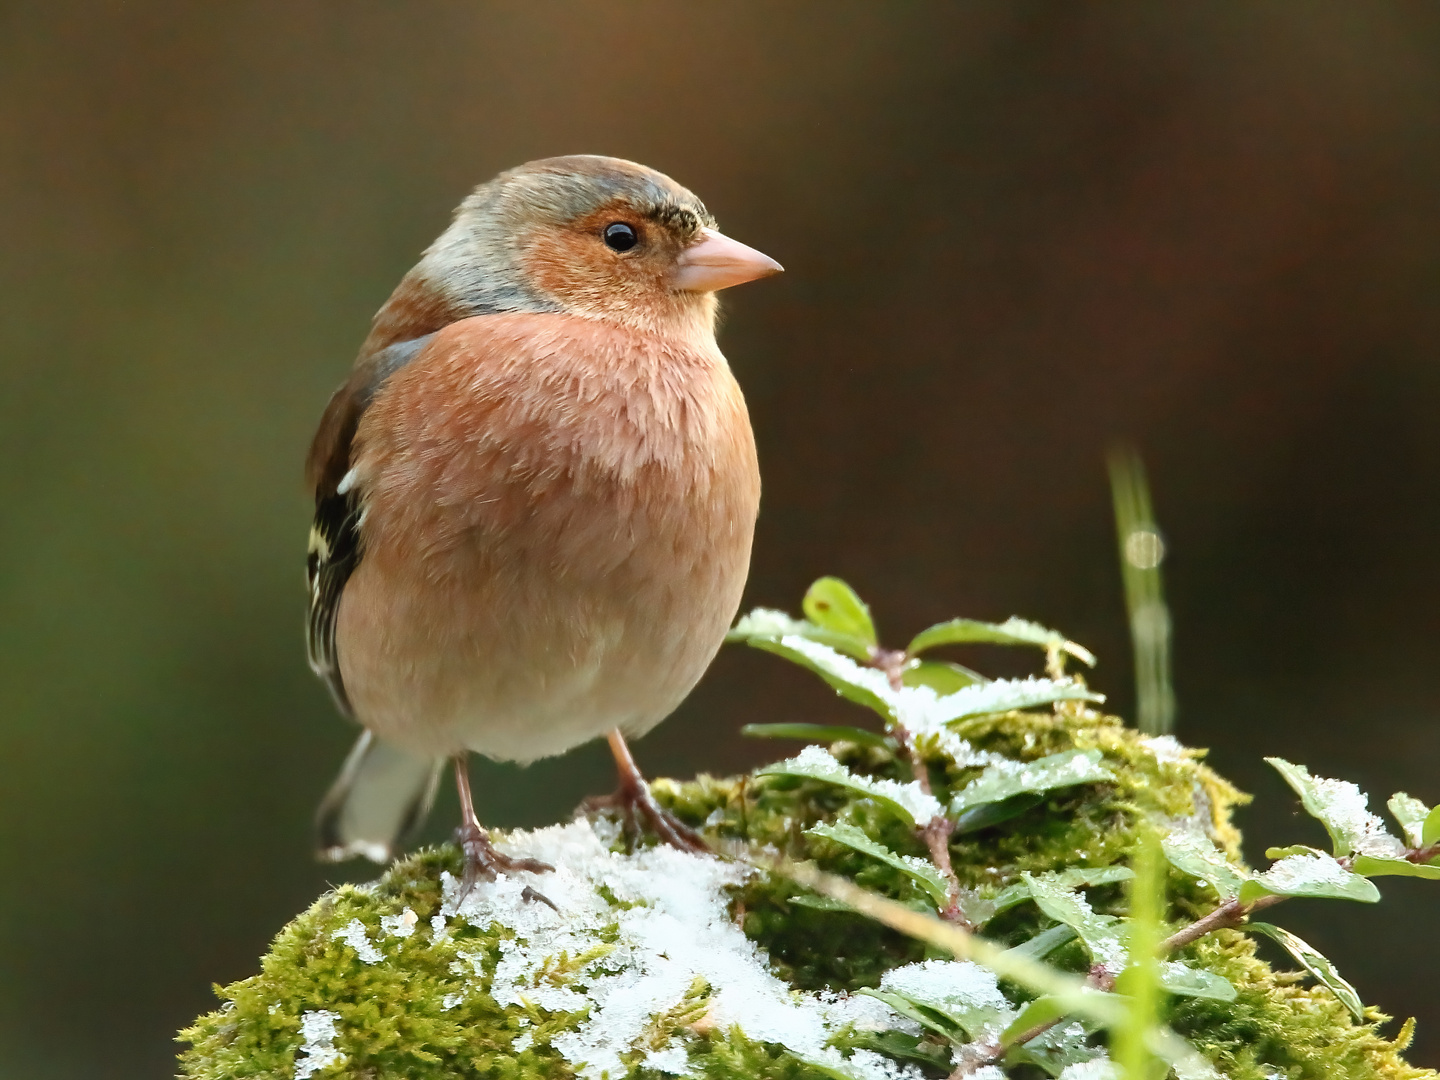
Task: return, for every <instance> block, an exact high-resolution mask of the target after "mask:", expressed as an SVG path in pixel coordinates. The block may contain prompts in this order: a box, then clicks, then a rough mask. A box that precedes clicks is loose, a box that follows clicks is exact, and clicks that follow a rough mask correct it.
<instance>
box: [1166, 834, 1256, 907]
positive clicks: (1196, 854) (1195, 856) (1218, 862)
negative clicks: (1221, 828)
mask: <svg viewBox="0 0 1440 1080" xmlns="http://www.w3.org/2000/svg"><path fill="white" fill-rule="evenodd" d="M1160 846H1161V849H1162V850H1163V851H1164V852H1165V858H1167V859H1169V860H1170V864H1171V865H1172V866H1174V867H1175V869H1177V870H1181V871H1183V872H1184V873H1187V874H1189V875H1190V876H1191V877H1193V878H1199V879H1200V880H1201V881H1203V882H1205V883H1206V884H1207V885H1209V886H1210V887H1211V888H1212V889H1214V890H1215V894H1216V895H1217V896H1218V897H1219V898H1220V899H1221V900H1233V899H1234V898H1235V896H1236V894H1238V893H1239V892H1240V886H1241V885H1243V884H1244V882H1245V875H1244V874H1242V873H1241V872H1240V871H1239V870H1237V869H1236V868H1235V867H1233V866H1231V865H1230V862H1229V861H1228V860H1227V859H1226V858H1225V856H1224V854H1223V853H1222V852H1221V851H1220V849H1219V848H1217V847H1216V846H1215V843H1214V841H1212V840H1211V839H1210V838H1209V837H1208V836H1206V835H1205V834H1204V833H1202V832H1200V830H1198V829H1175V830H1173V831H1171V832H1170V833H1168V834H1166V836H1165V837H1164V838H1163V839H1162V840H1161V841H1160Z"/></svg>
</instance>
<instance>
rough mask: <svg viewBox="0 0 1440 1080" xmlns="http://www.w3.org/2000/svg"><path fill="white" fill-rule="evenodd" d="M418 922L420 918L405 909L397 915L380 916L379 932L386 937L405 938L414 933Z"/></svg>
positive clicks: (408, 909)
mask: <svg viewBox="0 0 1440 1080" xmlns="http://www.w3.org/2000/svg"><path fill="white" fill-rule="evenodd" d="M419 921H420V916H418V915H416V914H415V912H414V911H412V910H411V909H410V908H408V907H407V908H406V909H405V910H404V911H402V912H401V913H400V914H399V915H382V916H380V930H381V932H382V933H384V935H385V936H386V937H398V938H407V937H409V936H410V935H411V934H413V933H415V924H416V923H418V922H419Z"/></svg>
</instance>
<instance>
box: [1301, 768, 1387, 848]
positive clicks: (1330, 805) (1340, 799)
mask: <svg viewBox="0 0 1440 1080" xmlns="http://www.w3.org/2000/svg"><path fill="white" fill-rule="evenodd" d="M1311 784H1312V785H1313V788H1314V791H1315V799H1316V802H1318V803H1319V805H1320V811H1321V814H1322V815H1323V818H1324V820H1325V821H1327V822H1328V823H1329V824H1330V825H1331V826H1332V827H1333V828H1334V829H1335V831H1336V832H1338V833H1339V834H1340V835H1341V836H1343V837H1344V838H1345V840H1346V841H1347V842H1348V843H1349V845H1350V850H1351V851H1353V852H1355V853H1356V854H1358V855H1375V856H1378V857H1382V858H1383V857H1385V856H1390V857H1403V855H1404V853H1405V845H1404V844H1402V843H1400V841H1399V840H1397V839H1396V838H1395V837H1393V836H1391V835H1390V831H1389V830H1388V829H1386V828H1385V823H1384V822H1383V821H1381V820H1380V819H1379V818H1378V817H1377V816H1376V815H1374V814H1372V813H1371V812H1370V800H1369V799H1368V798H1367V797H1366V795H1365V793H1364V792H1363V791H1361V790H1360V789H1359V788H1358V787H1356V786H1355V785H1354V784H1352V783H1351V782H1350V781H1349V780H1327V779H1324V778H1322V777H1318V776H1316V777H1312V778H1311Z"/></svg>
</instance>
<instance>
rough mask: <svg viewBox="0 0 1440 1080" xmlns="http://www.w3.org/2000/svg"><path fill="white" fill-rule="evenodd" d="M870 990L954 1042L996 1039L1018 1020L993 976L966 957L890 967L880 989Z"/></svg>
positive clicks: (870, 992)
mask: <svg viewBox="0 0 1440 1080" xmlns="http://www.w3.org/2000/svg"><path fill="white" fill-rule="evenodd" d="M867 993H869V994H871V995H872V996H874V997H877V998H879V999H880V1000H881V1001H884V1002H886V1003H887V1004H890V1005H891V1006H892V1007H897V1008H898V1011H900V1012H901V1013H902V1015H908V1016H910V1017H911V1018H912V1019H915V1020H917V1021H918V1022H920V1023H921V1024H924V1025H925V1026H926V1027H929V1028H930V1029H931V1030H934V1031H936V1032H937V1033H938V1034H942V1035H945V1036H947V1037H948V1038H950V1039H951V1041H953V1042H956V1043H962V1042H964V1041H966V1040H981V1039H985V1040H989V1039H995V1038H998V1037H999V1035H1000V1032H1002V1031H1003V1030H1005V1027H1006V1025H1007V1024H1009V1023H1010V1022H1011V1021H1012V1020H1013V1019H1014V1018H1015V1008H1014V1006H1012V1005H1011V1004H1010V1002H1009V1001H1008V1000H1006V998H1005V995H1004V994H1002V993H1000V987H999V984H998V981H997V979H996V977H995V974H994V973H993V972H991V971H987V970H986V969H985V968H982V967H981V966H980V965H978V964H974V963H971V962H970V961H968V960H925V961H922V962H920V963H916V964H906V965H905V966H904V967H899V968H895V969H893V970H891V971H887V972H886V973H885V974H884V976H882V977H881V979H880V989H879V990H877V991H867ZM932 1014H939V1015H938V1016H935V1015H932ZM937 1021H938V1022H937ZM947 1022H948V1023H947ZM947 1028H948V1029H949V1030H946V1029H947ZM956 1029H958V1030H956Z"/></svg>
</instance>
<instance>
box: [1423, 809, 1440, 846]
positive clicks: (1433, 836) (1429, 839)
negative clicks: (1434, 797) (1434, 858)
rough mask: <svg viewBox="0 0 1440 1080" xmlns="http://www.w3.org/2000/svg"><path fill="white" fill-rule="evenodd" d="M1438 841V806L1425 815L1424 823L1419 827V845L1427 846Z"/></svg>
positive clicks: (1439, 832)
mask: <svg viewBox="0 0 1440 1080" xmlns="http://www.w3.org/2000/svg"><path fill="white" fill-rule="evenodd" d="M1436 841H1440V806H1437V807H1436V808H1435V809H1434V810H1431V811H1430V813H1428V814H1426V815H1425V824H1424V825H1422V826H1421V827H1420V846H1421V847H1429V846H1430V845H1431V844H1433V843H1435V842H1436Z"/></svg>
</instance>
